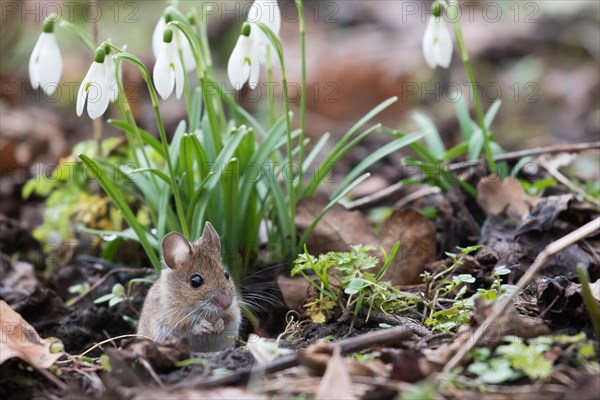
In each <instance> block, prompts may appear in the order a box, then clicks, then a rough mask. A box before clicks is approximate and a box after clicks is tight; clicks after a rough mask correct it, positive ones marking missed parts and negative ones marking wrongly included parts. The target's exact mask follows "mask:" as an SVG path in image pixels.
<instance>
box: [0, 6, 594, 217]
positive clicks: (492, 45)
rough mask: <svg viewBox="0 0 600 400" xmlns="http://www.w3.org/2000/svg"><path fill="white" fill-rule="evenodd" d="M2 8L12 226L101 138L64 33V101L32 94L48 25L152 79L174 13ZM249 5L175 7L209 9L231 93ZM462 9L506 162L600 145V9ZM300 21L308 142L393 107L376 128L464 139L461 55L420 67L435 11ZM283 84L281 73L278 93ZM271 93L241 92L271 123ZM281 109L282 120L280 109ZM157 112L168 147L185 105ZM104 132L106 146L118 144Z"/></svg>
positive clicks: (137, 97) (134, 92) (285, 38)
mask: <svg viewBox="0 0 600 400" xmlns="http://www.w3.org/2000/svg"><path fill="white" fill-rule="evenodd" d="M0 4H1V9H0V20H1V32H0V33H1V35H0V46H1V47H0V56H1V60H0V98H1V105H0V157H1V159H2V161H1V164H2V170H1V176H2V180H1V182H2V185H1V186H2V187H1V189H0V190H1V201H0V213H4V214H6V215H11V216H15V217H16V216H18V215H19V213H21V212H23V208H22V200H21V198H20V192H21V187H22V185H23V183H24V182H25V181H26V180H27V179H28V178H29V177H31V176H32V175H34V174H38V173H40V172H41V173H45V174H48V173H50V172H51V169H52V168H53V166H54V165H56V162H57V160H59V159H60V158H61V157H64V156H66V155H67V154H69V153H70V152H71V150H72V147H73V146H74V145H75V144H76V143H78V142H80V141H83V140H90V139H92V122H91V120H90V119H89V118H88V117H87V115H85V114H84V116H82V117H81V118H78V117H77V116H76V113H75V100H76V94H77V89H78V87H79V83H80V82H81V80H82V79H83V77H84V75H85V74H86V72H87V70H88V68H89V66H90V63H91V61H92V55H91V53H90V52H89V50H88V49H87V48H86V47H85V46H84V45H83V44H82V43H81V42H80V41H79V40H78V39H77V38H75V37H73V36H72V34H71V33H70V32H66V31H64V30H62V29H60V28H57V29H56V35H57V40H58V43H59V46H60V49H61V53H62V56H63V63H64V67H63V74H62V78H61V84H60V87H59V90H58V91H57V93H55V94H54V95H53V96H51V97H47V96H46V95H44V94H43V93H42V92H41V91H35V90H33V89H32V88H31V85H30V83H29V77H28V68H27V65H28V62H29V56H30V54H31V51H32V49H33V46H34V44H35V42H36V40H37V38H38V36H39V33H40V31H41V25H42V22H43V19H44V17H46V16H47V15H48V14H50V13H52V12H55V13H57V14H58V15H59V17H60V18H61V19H64V20H67V21H70V22H73V23H76V24H78V25H79V26H81V27H83V28H84V29H89V30H90V32H91V31H92V29H93V28H92V25H93V23H94V22H96V21H97V22H96V23H97V29H98V38H99V41H102V40H105V39H108V38H110V39H111V40H112V41H113V43H115V44H116V45H118V46H123V45H127V49H128V51H129V52H131V53H133V54H135V55H137V56H138V57H139V58H141V59H142V60H143V61H144V63H145V64H146V66H147V67H148V69H149V70H150V71H151V70H152V67H153V65H154V61H155V60H154V57H153V55H152V47H151V36H152V32H153V30H154V27H155V25H156V22H157V21H158V18H159V16H160V15H161V13H162V10H163V9H164V6H165V4H166V2H165V1H159V0H144V1H133V0H100V1H99V7H95V6H93V4H92V5H90V3H89V2H88V1H78V0H73V1H64V2H63V1H58V0H54V1H50V0H48V1H40V0H21V1H16V0H2V1H1V2H0ZM250 4H251V1H243V0H240V1H210V2H209V1H199V0H198V1H180V2H179V8H180V10H182V11H183V12H186V11H187V10H189V9H190V7H192V6H193V7H196V8H198V9H203V10H206V16H207V24H208V25H207V26H208V32H209V39H210V46H211V51H212V53H213V58H214V61H215V63H216V69H217V74H218V77H219V80H220V81H221V82H222V84H223V87H225V88H226V89H228V90H231V86H230V84H229V82H228V81H227V79H226V74H225V67H226V65H227V60H228V57H229V55H230V54H231V51H232V49H233V47H234V45H235V41H236V40H237V37H238V35H239V29H240V26H241V24H242V23H243V21H244V20H245V18H246V15H247V12H248V9H249V6H250ZM461 4H462V6H463V15H462V18H463V19H462V21H463V31H464V36H465V41H466V45H467V47H468V49H469V51H470V55H471V57H472V60H473V64H474V68H475V73H476V78H477V80H478V82H479V87H480V89H481V93H482V96H483V101H484V107H485V108H487V107H488V106H489V104H491V102H493V101H494V100H496V99H502V102H503V104H502V107H501V109H500V112H499V114H498V116H497V118H496V121H495V124H494V126H493V133H494V134H495V135H496V137H497V141H498V143H499V144H500V145H501V146H502V147H503V148H504V149H505V150H506V151H509V150H516V149H526V148H531V147H535V146H542V145H549V144H554V143H572V142H583V141H594V140H599V139H600V107H599V106H600V72H599V71H600V69H599V68H598V64H599V59H600V24H599V22H600V8H599V4H600V3H599V2H598V1H595V0H591V1H571V0H569V1H555V0H552V1H537V2H534V1H485V0H474V1H466V2H461ZM279 5H280V8H281V12H282V16H283V18H282V29H281V33H280V37H281V40H282V43H283V46H284V51H285V58H286V66H287V71H288V80H289V82H290V96H291V97H292V98H293V99H295V100H296V101H297V100H298V93H299V92H298V90H299V82H300V66H301V64H300V52H299V37H298V24H297V12H296V9H295V6H294V4H293V1H289V0H279ZM305 9H306V22H307V27H306V31H307V67H308V87H309V91H308V113H307V118H308V126H307V129H308V132H307V134H308V136H309V137H313V138H315V137H319V136H320V135H322V134H323V133H325V132H331V134H332V135H334V137H335V136H336V135H341V134H343V133H344V132H345V131H346V129H347V128H348V127H349V126H351V125H352V124H353V123H354V122H356V120H358V119H359V118H360V117H361V116H363V115H364V114H365V113H367V112H368V111H369V110H370V109H371V108H372V107H374V106H375V105H376V104H378V103H380V102H381V101H383V100H385V99H386V98H388V97H390V96H398V97H399V101H398V102H397V103H396V104H395V105H394V106H393V107H391V108H390V109H389V110H388V111H386V112H385V113H384V114H382V116H381V117H380V118H378V120H377V121H375V122H383V123H384V124H385V125H387V126H388V127H391V128H397V129H401V130H403V131H405V132H411V131H414V130H416V129H417V127H416V125H415V124H414V122H413V121H412V119H411V114H412V113H413V112H414V111H419V112H422V113H425V114H427V115H429V116H430V117H432V118H433V120H434V121H435V122H436V125H437V127H438V129H439V130H440V133H441V134H442V137H443V138H444V140H445V141H446V144H447V145H448V146H451V145H453V144H455V143H456V142H457V141H458V140H459V131H458V128H459V127H458V122H457V120H456V117H455V109H454V107H455V103H456V101H457V99H458V98H459V97H460V96H469V92H468V86H467V83H466V76H465V72H464V69H463V65H462V63H461V62H460V59H459V55H458V53H457V51H456V48H455V50H454V55H453V61H452V63H451V66H450V68H449V69H439V68H438V69H436V70H431V69H430V68H428V67H427V65H426V64H425V60H424V58H423V53H422V37H423V33H424V31H425V27H426V23H427V20H428V18H429V15H430V13H431V2H430V1H416V0H413V1H400V0H379V1H362V0H343V1H306V2H305ZM447 26H448V28H449V29H451V27H450V24H447ZM279 78H280V75H279V69H278V68H275V80H276V81H279ZM124 79H125V86H126V88H127V96H128V98H129V101H130V102H131V103H132V107H133V110H134V113H135V115H136V118H137V120H138V122H139V124H140V126H142V127H143V128H145V129H147V130H148V131H150V132H153V133H155V132H156V131H157V130H156V126H155V121H154V115H153V113H152V112H151V104H150V101H149V98H148V93H147V89H145V88H144V86H143V82H142V79H141V77H140V75H139V74H138V73H137V71H134V69H133V68H132V67H131V65H125V67H124ZM265 80H266V73H265V71H264V70H263V71H261V83H260V84H259V86H258V88H257V89H256V90H254V91H250V90H248V89H247V88H246V89H244V90H242V91H241V92H239V93H235V97H236V99H237V100H238V101H239V102H240V103H241V104H242V105H243V106H244V107H246V108H247V109H248V110H249V111H251V112H252V113H254V114H255V115H256V116H257V117H258V118H259V119H260V120H263V121H266V120H267V113H266V112H267V110H268V108H267V100H268V96H267V85H266V84H265V83H264V81H265ZM276 87H278V88H279V90H276V94H279V95H281V90H280V86H276ZM231 93H234V92H233V91H232V92H231ZM467 98H468V97H467ZM276 101H277V107H278V110H279V111H280V112H281V111H282V110H283V106H282V105H281V100H280V97H279V98H278V99H276ZM161 110H162V112H163V117H164V119H165V122H166V125H167V127H168V132H169V133H170V134H171V133H172V132H173V129H174V127H175V125H176V124H177V123H178V122H179V120H180V119H182V118H184V117H185V106H184V103H183V99H181V100H179V101H177V100H175V98H174V96H173V97H171V99H169V100H168V101H164V102H161ZM296 115H297V113H296ZM111 116H112V117H118V114H117V110H116V108H113V106H111V107H110V108H109V111H108V113H107V115H105V117H106V118H109V117H111ZM104 125H105V129H104V135H106V136H111V135H112V136H114V135H119V132H117V131H116V130H114V128H111V127H110V126H109V125H107V124H106V123H105V122H104ZM388 140H389V139H388V138H387V137H386V136H385V135H384V134H378V135H374V136H372V137H371V138H369V139H368V140H367V141H366V142H365V143H364V144H363V145H361V146H360V147H358V148H356V149H355V150H354V151H353V153H352V154H351V155H350V157H348V158H347V159H346V160H345V161H344V163H342V164H341V165H340V167H339V168H338V172H339V173H343V171H344V170H346V169H347V168H348V167H349V166H352V165H354V164H356V163H357V162H360V160H361V159H363V158H364V157H365V156H366V155H367V154H370V153H371V152H373V150H374V149H377V148H379V147H380V146H381V145H382V144H383V143H385V142H386V141H388ZM400 157H401V155H397V156H393V157H390V158H388V159H387V160H386V161H385V162H383V163H381V165H379V166H378V167H377V168H376V169H375V174H376V176H375V177H374V178H372V179H371V186H370V188H369V189H368V191H372V190H376V189H377V188H381V187H385V186H386V185H389V184H391V183H394V181H395V180H396V179H397V175H398V173H397V169H398V162H399V159H400ZM574 168H575V170H576V171H578V173H579V174H581V175H582V177H583V178H585V179H599V178H600V176H599V172H598V160H597V155H596V156H595V157H594V156H593V157H581V158H579V159H578V160H577V161H576V164H575V165H574ZM21 217H22V216H21ZM36 219H37V218H34V217H32V219H31V221H30V223H31V224H32V225H35V224H36V223H37V222H36Z"/></svg>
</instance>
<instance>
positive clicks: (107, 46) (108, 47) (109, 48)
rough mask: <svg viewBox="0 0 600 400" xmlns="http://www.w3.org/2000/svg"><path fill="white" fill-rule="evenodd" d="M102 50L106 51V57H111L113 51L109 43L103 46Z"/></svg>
mask: <svg viewBox="0 0 600 400" xmlns="http://www.w3.org/2000/svg"><path fill="white" fill-rule="evenodd" d="M102 48H103V49H104V53H106V55H109V54H110V52H111V50H112V49H111V47H110V44H108V43H104V44H103V45H102Z"/></svg>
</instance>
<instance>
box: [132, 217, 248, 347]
mask: <svg viewBox="0 0 600 400" xmlns="http://www.w3.org/2000/svg"><path fill="white" fill-rule="evenodd" d="M161 247H162V253H163V261H164V264H165V265H166V267H167V268H164V269H163V270H162V271H161V273H160V275H159V277H158V279H157V280H156V282H155V283H154V284H153V285H152V287H151V288H150V290H149V291H148V295H147V296H146V299H145V301H144V305H143V307H142V313H141V315H140V319H139V323H138V330H137V333H138V334H139V335H144V336H148V337H149V338H151V339H153V340H155V341H158V342H160V341H164V340H165V339H167V338H168V337H178V338H186V339H187V341H188V345H189V347H190V351H192V352H213V351H219V350H223V349H226V348H231V347H234V345H235V339H236V337H237V335H238V332H239V326H240V321H241V311H240V306H239V305H238V297H239V295H238V292H237V289H236V285H235V283H234V281H233V277H232V276H231V274H230V273H229V271H228V270H227V267H226V266H225V265H224V264H223V261H222V258H221V239H220V237H219V235H218V233H217V232H216V230H215V229H214V228H213V226H212V224H211V223H210V222H206V225H205V226H204V230H203V231H202V235H201V236H200V238H198V240H197V241H195V242H194V243H190V242H189V241H188V240H187V239H186V238H185V236H184V235H182V234H181V233H178V232H170V233H168V234H167V235H165V237H164V238H163V240H162V246H161Z"/></svg>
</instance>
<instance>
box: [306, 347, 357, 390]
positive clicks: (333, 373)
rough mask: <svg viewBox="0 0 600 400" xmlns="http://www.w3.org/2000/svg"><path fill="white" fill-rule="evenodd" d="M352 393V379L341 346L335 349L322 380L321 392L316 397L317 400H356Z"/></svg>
mask: <svg viewBox="0 0 600 400" xmlns="http://www.w3.org/2000/svg"><path fill="white" fill-rule="evenodd" d="M354 398H356V397H355V396H354V394H353V393H352V379H351V378H350V374H349V373H348V369H347V368H346V365H345V363H344V358H343V357H342V350H341V348H340V347H339V346H336V347H335V348H334V349H333V354H332V355H331V357H330V358H329V361H328V362H327V369H326V370H325V375H323V379H321V384H320V385H319V390H317V393H316V395H315V399H317V400H325V399H327V400H329V399H354Z"/></svg>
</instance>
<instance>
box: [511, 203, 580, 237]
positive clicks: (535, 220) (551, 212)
mask: <svg viewBox="0 0 600 400" xmlns="http://www.w3.org/2000/svg"><path fill="white" fill-rule="evenodd" d="M571 200H573V196H572V195H570V194H563V195H560V196H548V197H544V198H542V199H540V201H539V202H538V203H537V204H536V206H535V208H534V209H533V210H531V212H529V214H527V215H526V216H525V218H523V220H522V221H521V224H520V225H519V227H518V228H517V233H516V236H520V235H522V234H524V233H527V232H530V231H541V232H544V231H547V230H549V229H550V228H552V227H553V226H554V222H555V221H556V218H557V217H558V215H559V214H560V213H561V212H563V211H565V210H567V209H568V208H569V203H570V202H571Z"/></svg>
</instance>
